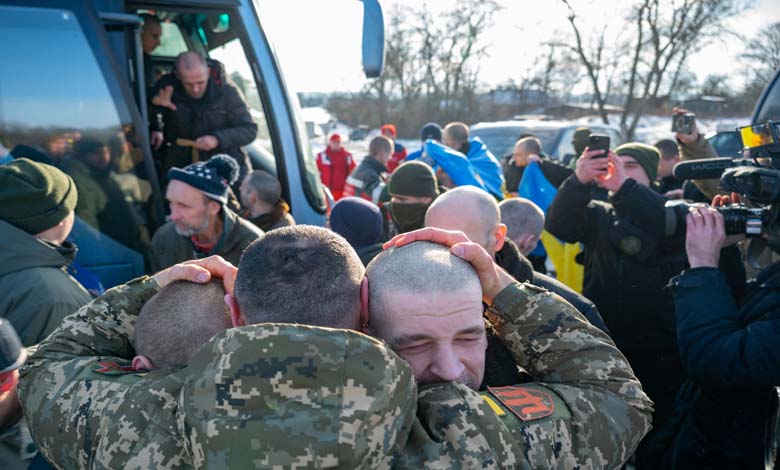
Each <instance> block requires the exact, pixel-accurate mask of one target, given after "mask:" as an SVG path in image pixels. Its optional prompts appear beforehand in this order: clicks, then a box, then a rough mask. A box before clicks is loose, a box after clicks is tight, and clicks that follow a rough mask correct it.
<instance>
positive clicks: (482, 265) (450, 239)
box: [384, 227, 514, 305]
mask: <svg viewBox="0 0 780 470" xmlns="http://www.w3.org/2000/svg"><path fill="white" fill-rule="evenodd" d="M422 241H427V242H432V243H438V244H440V245H444V246H447V247H449V248H450V252H451V253H452V254H453V255H455V256H457V257H458V258H461V259H463V260H464V261H468V262H469V263H470V264H471V266H472V267H473V268H474V271H476V273H477V276H478V277H479V282H480V284H481V286H482V300H483V301H484V302H485V303H486V304H488V305H492V304H493V299H494V298H495V297H496V296H497V295H498V293H499V292H501V291H502V290H504V288H506V287H507V286H508V285H510V284H512V282H514V278H512V276H510V275H509V274H507V273H506V272H505V271H504V270H503V269H501V268H500V267H499V266H498V265H497V264H496V263H495V262H494V261H493V258H491V256H490V254H488V252H487V251H486V250H485V248H483V247H482V246H481V245H478V244H476V243H473V242H472V241H471V240H469V239H468V237H466V235H465V234H464V233H463V232H458V231H452V230H443V229H439V228H433V227H428V228H423V229H419V230H415V231H413V232H407V233H403V234H400V235H396V236H395V237H393V238H392V239H391V240H390V241H388V242H387V243H385V244H384V248H390V247H400V246H404V245H408V244H410V243H414V242H422Z"/></svg>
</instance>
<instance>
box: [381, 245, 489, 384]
mask: <svg viewBox="0 0 780 470" xmlns="http://www.w3.org/2000/svg"><path fill="white" fill-rule="evenodd" d="M366 276H367V277H368V285H369V291H370V293H369V299H370V303H369V317H368V327H369V331H370V332H371V333H373V334H375V335H377V336H378V337H379V338H381V339H383V340H385V341H386V342H387V343H388V344H390V347H391V348H393V350H395V351H396V352H397V353H398V354H399V355H400V356H401V357H403V358H404V359H405V360H406V361H408V362H409V364H410V365H411V366H412V370H413V371H414V375H415V378H416V379H417V380H418V382H420V383H421V384H423V383H431V382H448V381H458V382H462V383H464V384H466V385H468V386H470V387H472V388H475V389H476V388H477V387H479V384H480V383H481V382H482V376H483V375H484V366H485V348H486V347H487V340H486V339H485V324H484V320H483V318H482V289H481V287H480V283H479V278H478V277H477V274H476V272H475V271H474V269H473V268H472V267H471V265H470V264H468V263H467V262H465V261H463V260H462V259H460V258H458V257H456V256H454V255H452V254H451V253H450V250H449V249H448V248H447V247H444V246H441V245H438V244H434V243H429V242H416V243H412V244H410V245H406V246H402V247H400V248H391V249H389V250H386V251H384V252H382V253H380V254H379V255H378V256H377V257H376V258H374V260H373V261H372V262H371V263H370V264H369V265H368V268H367V270H366Z"/></svg>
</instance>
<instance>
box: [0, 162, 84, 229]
mask: <svg viewBox="0 0 780 470" xmlns="http://www.w3.org/2000/svg"><path fill="white" fill-rule="evenodd" d="M77 201H78V190H77V189H76V185H75V184H74V183H73V180H72V179H71V178H70V176H68V175H66V174H65V173H63V172H62V171H60V170H59V169H58V168H56V167H53V166H51V165H46V164H43V163H37V162H34V161H31V160H28V159H26V158H17V159H15V160H13V161H11V162H9V163H6V164H5V165H0V219H2V220H5V221H6V222H8V223H9V224H11V225H14V226H16V227H18V228H20V229H22V230H24V231H25V232H27V233H29V234H31V235H35V234H36V233H41V232H43V231H44V230H48V229H50V228H52V227H54V226H55V225H57V224H58V223H60V222H62V220H63V219H65V217H67V216H68V214H70V212H71V211H73V210H74V209H75V208H76V202H77Z"/></svg>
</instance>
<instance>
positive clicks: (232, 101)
mask: <svg viewBox="0 0 780 470" xmlns="http://www.w3.org/2000/svg"><path fill="white" fill-rule="evenodd" d="M209 72H210V76H209V83H208V87H207V88H206V93H205V94H204V95H203V97H202V98H200V99H195V98H190V97H189V96H188V95H187V93H186V92H185V90H184V87H183V86H182V84H181V82H180V81H179V79H178V78H176V75H175V74H173V73H169V74H167V75H164V76H163V77H162V78H160V80H159V81H158V82H157V84H156V85H155V86H154V89H153V90H152V92H151V94H150V99H151V97H154V96H155V95H157V93H158V92H159V91H160V90H161V89H163V88H165V87H167V86H173V96H172V97H171V101H172V102H173V104H175V105H176V110H171V109H168V108H161V107H156V106H155V107H153V109H152V112H153V113H159V114H161V115H162V120H163V125H164V129H163V131H164V135H165V146H166V148H165V151H164V152H163V153H164V162H163V170H164V171H165V172H167V170H168V169H169V168H171V167H173V166H176V167H183V166H186V165H188V164H190V163H193V162H192V149H191V148H189V147H181V146H178V145H176V139H179V138H181V139H190V140H195V139H197V138H198V137H201V136H203V135H213V136H215V137H216V138H217V139H218V140H219V146H218V147H217V148H215V149H214V150H211V151H209V152H199V157H200V160H201V161H203V160H208V159H209V158H210V157H211V156H212V155H215V154H218V153H226V154H228V155H230V156H231V157H233V158H235V159H236V161H237V162H238V164H239V166H240V167H241V175H242V176H243V175H245V174H246V172H247V171H248V170H249V169H251V168H252V167H251V164H250V162H249V157H248V156H247V154H246V152H244V151H243V150H242V148H241V147H242V146H245V145H248V144H250V143H252V142H253V141H254V140H255V137H256V136H257V124H255V122H254V121H253V120H252V116H251V115H250V114H249V107H248V106H247V104H246V101H244V97H243V96H242V94H241V91H240V90H239V89H238V87H236V85H235V84H233V83H232V82H231V81H230V80H228V79H227V77H226V75H225V70H224V67H222V65H221V64H219V63H218V62H216V61H209ZM154 121H155V120H152V123H153V127H154ZM239 181H240V180H239Z"/></svg>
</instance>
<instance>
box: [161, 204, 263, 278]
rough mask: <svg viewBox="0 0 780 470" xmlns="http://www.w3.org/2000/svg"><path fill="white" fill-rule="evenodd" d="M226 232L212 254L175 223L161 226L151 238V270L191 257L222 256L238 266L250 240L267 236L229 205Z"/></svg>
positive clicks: (224, 229) (225, 218) (224, 214)
mask: <svg viewBox="0 0 780 470" xmlns="http://www.w3.org/2000/svg"><path fill="white" fill-rule="evenodd" d="M221 214H222V217H223V219H222V222H223V232H222V238H221V239H220V240H219V242H218V243H217V246H215V247H214V249H213V250H211V252H209V253H201V252H199V251H197V250H196V249H195V246H194V245H193V244H192V242H191V241H190V238H189V237H183V236H181V235H179V234H178V233H176V227H175V225H174V224H173V222H168V223H167V224H165V225H163V226H162V227H160V228H159V229H158V230H157V232H156V233H155V234H154V237H153V238H152V245H151V246H150V247H149V263H150V265H151V270H152V272H155V273H156V272H157V271H161V270H163V269H165V268H168V267H170V266H173V265H174V264H176V263H181V262H183V261H189V260H192V259H199V258H205V257H207V256H212V255H219V256H221V257H223V258H225V259H226V260H227V261H228V262H230V263H232V264H234V265H235V266H238V260H239V259H241V254H242V253H243V252H244V250H245V249H246V247H247V246H249V244H250V243H252V242H253V241H255V240H257V239H258V238H260V237H262V236H263V235H264V232H263V231H262V230H260V229H259V228H258V227H257V226H255V225H254V224H253V223H251V222H249V221H247V220H245V219H242V218H241V217H239V216H238V215H237V214H236V213H235V212H233V211H231V210H230V209H228V208H223V209H222V213H221Z"/></svg>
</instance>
